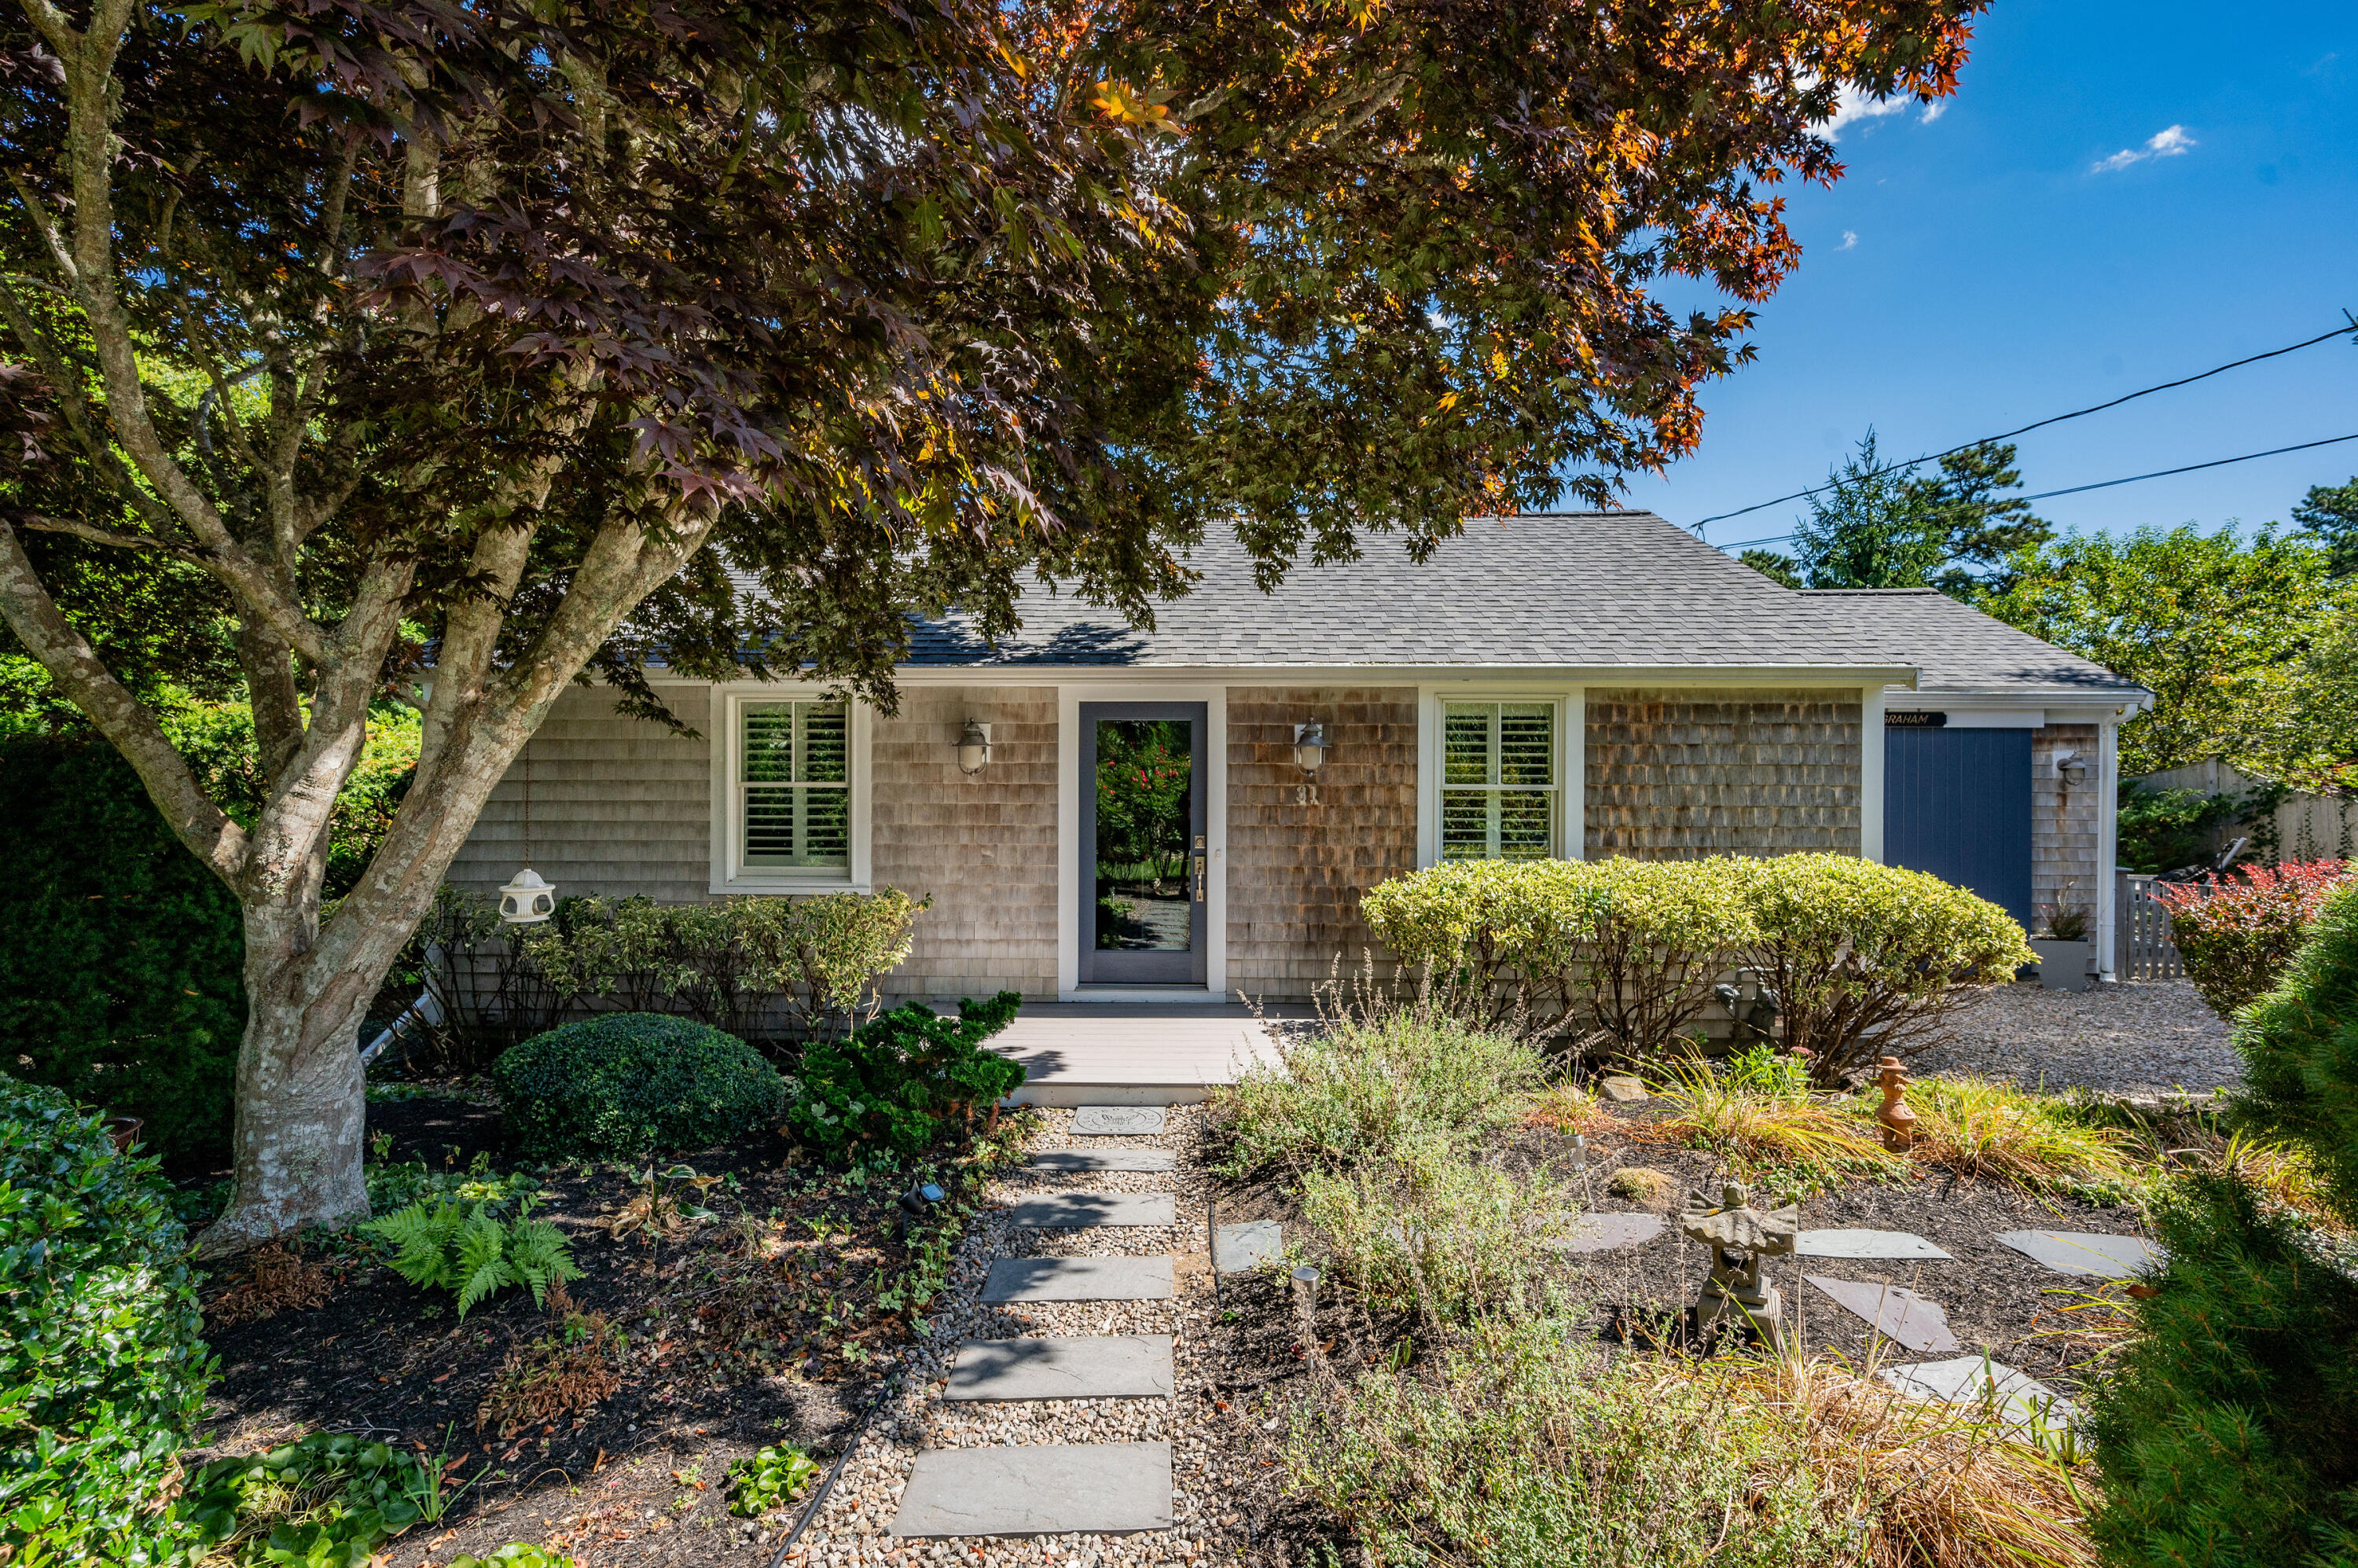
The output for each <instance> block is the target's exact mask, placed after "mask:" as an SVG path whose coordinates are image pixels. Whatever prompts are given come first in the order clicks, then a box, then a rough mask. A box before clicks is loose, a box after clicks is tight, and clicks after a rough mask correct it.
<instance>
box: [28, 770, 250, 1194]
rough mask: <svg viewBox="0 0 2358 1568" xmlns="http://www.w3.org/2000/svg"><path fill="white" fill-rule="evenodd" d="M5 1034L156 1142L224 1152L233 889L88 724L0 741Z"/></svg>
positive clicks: (48, 1076)
mask: <svg viewBox="0 0 2358 1568" xmlns="http://www.w3.org/2000/svg"><path fill="white" fill-rule="evenodd" d="M0 865H5V867H7V869H8V874H7V875H6V876H5V878H0V1039H5V1040H7V1041H9V1042H10V1043H11V1044H10V1054H11V1055H12V1056H14V1055H16V1054H23V1055H24V1056H27V1057H29V1058H30V1064H29V1065H24V1066H23V1067H22V1073H23V1076H25V1077H27V1078H28V1079H30V1080H32V1081H34V1082H36V1083H43V1084H49V1085H51V1086H53V1087H57V1088H59V1089H62V1090H64V1091H65V1093H66V1094H67V1095H69V1096H70V1097H71V1098H73V1099H75V1100H77V1101H80V1102H81V1103H82V1104H85V1105H95V1106H103V1107H104V1108H106V1109H108V1110H110V1111H115V1112H122V1113H128V1114H130V1115H135V1116H140V1117H144V1118H146V1122H147V1126H146V1132H145V1140H146V1145H147V1148H148V1150H149V1151H150V1152H153V1153H157V1154H161V1155H168V1156H178V1155H184V1154H189V1155H205V1156H214V1155H220V1154H224V1153H226V1152H227V1151H228V1149H229V1138H230V1127H231V1122H232V1119H233V1099H234V1095H235V1082H236V1074H237V1049H238V1040H239V1037H240V1035H241V1034H243V1032H244V1029H245V985H244V980H243V970H244V965H245V938H244V935H243V927H242V926H241V925H240V923H239V918H238V909H237V900H236V899H235V898H233V896H231V894H230V892H229V890H228V889H227V888H225V887H223V886H222V884H221V882H220V881H219V880H218V879H216V878H215V877H214V876H213V875H212V873H211V872H210V871H206V870H205V868H204V867H203V866H201V865H200V864H198V862H197V859H196V857H195V856H193V855H191V854H189V852H188V850H187V849H184V848H182V847H181V845H180V842H179V840H178V839H177V838H173V836H172V834H171V833H170V831H169V830H168V828H166V827H165V826H164V820H163V818H162V817H161V816H157V812H156V808H155V806H152V805H151V804H149V802H148V799H147V795H146V791H145V790H144V789H143V788H142V787H141V785H140V783H139V777H138V775H137V774H136V773H133V772H132V771H131V765H130V764H129V763H128V762H124V760H123V759H122V758H121V757H120V756H119V755H117V754H116V752H115V751H114V748H113V747H112V746H109V745H108V744H107V743H106V742H105V741H102V740H99V739H97V738H96V737H94V736H45V735H32V736H16V737H13V738H10V739H8V740H7V741H0ZM11 1070H12V1071H13V1070H16V1065H13V1064H12V1068H11Z"/></svg>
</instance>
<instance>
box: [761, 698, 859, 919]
mask: <svg viewBox="0 0 2358 1568" xmlns="http://www.w3.org/2000/svg"><path fill="white" fill-rule="evenodd" d="M737 713H738V725H739V731H738V743H737V795H738V807H737V809H738V814H739V816H738V832H739V838H738V844H739V847H740V848H739V860H740V864H741V865H742V866H743V867H744V868H745V869H746V870H748V871H755V872H760V871H781V872H789V873H791V872H811V873H816V874H817V875H820V876H824V875H825V874H827V872H829V871H835V872H839V873H841V874H843V875H845V876H847V877H848V876H849V872H850V867H851V717H850V714H849V712H848V711H847V710H846V708H845V706H844V705H843V704H842V703H840V702H747V703H743V704H741V705H740V706H739V708H738V710H737Z"/></svg>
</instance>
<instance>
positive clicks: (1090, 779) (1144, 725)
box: [450, 512, 2150, 1001]
mask: <svg viewBox="0 0 2358 1568" xmlns="http://www.w3.org/2000/svg"><path fill="white" fill-rule="evenodd" d="M1191 564H1192V565H1193V566H1194V568H1195V569H1196V570H1197V571H1198V572H1200V573H1201V581H1200V583H1199V584H1198V586H1197V587H1196V589H1195V591H1194V592H1193V593H1192V594H1190V595H1189V596H1188V597H1186V598H1184V599H1183V600H1178V601H1176V602H1174V603H1172V604H1169V605H1166V606H1162V607H1159V608H1158V610H1157V612H1156V613H1157V624H1156V626H1155V628H1154V630H1153V631H1152V632H1145V631H1140V630H1137V629H1134V628H1132V627H1131V626H1130V625H1129V624H1127V623H1126V622H1124V621H1123V620H1122V619H1121V618H1120V616H1119V615H1116V614H1114V613H1112V612H1110V611H1103V610H1099V609H1096V608H1093V607H1091V606H1088V605H1086V604H1083V603H1080V602H1077V601H1076V600H1070V599H1065V598H1061V597H1058V596H1055V595H1052V594H1045V593H1043V594H1040V595H1038V596H1036V597H1033V598H1029V599H1026V600H1024V601H1023V602H1022V605H1021V606H1020V608H1021V611H1022V622H1023V624H1022V630H1021V631H1020V632H1019V633H1016V634H1014V635H1012V636H1011V637H1009V638H1007V639H1005V640H1003V641H1001V643H998V644H997V645H995V646H994V645H987V644H986V643H983V642H982V641H981V640H980V639H979V637H977V636H976V635H975V633H974V632H973V630H972V628H971V626H970V625H969V624H968V622H964V621H963V620H961V619H960V618H959V617H957V615H951V616H949V617H947V618H946V619H944V620H941V621H938V622H928V623H926V624H924V625H922V626H920V627H918V628H917V629H916V631H915V635H914V643H913V644H912V647H911V650H910V654H909V657H908V660H907V662H906V663H905V664H904V665H902V666H901V668H900V669H899V671H898V674H897V680H898V684H899V688H900V693H901V698H900V705H899V708H898V711H897V712H894V713H892V714H889V715H888V714H884V713H882V712H878V711H874V710H872V709H871V708H868V707H865V706H862V705H860V704H856V703H855V704H850V705H848V706H847V705H845V704H841V703H836V702H831V701H829V700H828V699H827V694H826V693H825V691H824V690H823V689H821V688H819V687H815V686H805V685H801V684H797V683H795V682H792V681H786V682H778V681H756V680H735V681H725V682H717V683H716V682H705V681H687V680H677V681H671V682H665V681H664V680H662V679H661V678H660V672H658V679H657V685H658V687H661V688H662V690H663V694H664V696H665V698H666V700H667V701H668V702H669V703H670V704H671V706H672V708H673V710H674V711H675V712H676V714H677V715H678V716H679V717H680V718H681V719H684V720H685V721H686V722H687V723H688V724H689V725H691V726H693V727H694V729H695V730H696V731H697V733H696V734H695V735H694V736H692V737H684V736H681V735H679V734H676V733H674V732H672V731H670V730H666V729H664V728H662V727H660V726H657V725H654V724H652V723H647V722H644V721H642V720H637V719H628V718H624V717H622V716H620V715H618V714H616V713H615V712H614V711H613V704H612V702H611V699H610V697H609V696H608V694H606V693H604V692H601V691H599V690H596V689H592V688H589V687H579V688H576V689H574V690H572V691H570V692H568V694H567V695H566V696H565V697H563V698H562V699H560V700H559V702H558V703H557V706H556V708H555V709H554V710H553V711H552V712H551V713H550V715H549V716H548V719H547V720H546V723H545V724H544V725H543V726H542V728H541V730H539V732H538V733H537V734H536V735H535V738H534V739H533V741H531V743H530V744H529V745H528V746H527V747H526V749H525V753H524V755H523V756H522V757H521V758H520V759H519V761H518V762H517V764H516V766H515V767H514V769H513V770H511V772H510V773H509V775H508V777H507V779H506V780H505V781H504V782H503V784H501V785H500V786H499V787H498V789H497V790H496V791H495V793H494V794H493V795H492V800H491V803H490V805H489V806H488V808H487V809H486V810H485V811H484V813H483V816H482V818H481V823H480V824H479V826H478V827H476V829H475V832H474V835H473V837H472V838H471V839H470V841H469V842H468V844H467V846H466V848H465V849H464V850H463V851H462V852H461V853H460V857H459V859H458V861H457V862H456V864H455V865H454V867H453V869H452V871H451V873H450V877H451V881H453V882H454V883H456V884H458V885H459V886H460V887H462V888H466V889H469V890H471V891H475V892H483V893H490V892H493V891H494V890H495V889H496V888H497V887H498V886H499V885H500V884H501V883H502V882H503V881H506V880H508V879H509V878H510V877H512V876H513V875H514V873H515V872H516V871H517V870H518V869H519V868H520V867H522V866H523V865H524V864H525V862H526V860H527V844H526V838H525V821H526V815H525V800H526V794H527V791H528V792H529V794H530V805H531V810H530V824H531V832H530V841H529V846H528V859H529V861H530V863H531V864H532V866H533V867H534V868H535V870H536V871H539V872H540V873H541V874H542V875H543V876H544V877H546V878H547V879H548V880H549V881H552V882H554V883H556V884H557V887H558V888H559V890H560V891H561V892H566V893H600V894H604V895H607V896H610V897H623V896H628V895H633V894H643V895H645V896H647V897H650V898H653V899H655V900H658V901H661V902H686V901H692V900H702V899H712V898H721V897H728V896H734V895H744V894H756V895H781V894H795V893H807V892H827V891H834V890H842V889H855V890H865V889H871V888H881V887H886V886H892V887H898V888H901V889H903V890H904V891H907V892H913V893H926V894H930V895H931V896H932V899H933V906H932V908H931V910H930V911H929V912H928V913H927V914H925V915H924V916H923V917H922V919H921V920H920V923H919V925H918V930H917V935H916V946H915V949H914V952H913V953H912V954H911V956H910V957H909V959H908V960H907V962H906V963H905V964H903V966H902V968H900V970H899V971H897V972H896V973H895V974H894V975H893V976H892V979H891V980H890V982H889V985H888V989H889V991H890V993H891V994H893V995H897V996H913V997H925V998H941V997H956V996H958V995H962V994H968V995H970V994H980V993H985V992H988V991H990V990H991V989H995V988H1000V987H1010V988H1013V989H1019V990H1021V991H1022V992H1024V993H1025V994H1026V995H1027V996H1030V997H1033V998H1038V999H1062V1000H1091V999H1097V998H1105V999H1110V1000H1130V1001H1140V1000H1174V1001H1176V1000H1195V1001H1203V1000H1210V999H1222V998H1228V997H1233V996H1235V995H1236V994H1238V993H1239V992H1241V993H1243V994H1244V995H1246V996H1248V997H1250V998H1254V999H1268V1000H1301V999H1303V998H1304V997H1306V996H1307V995H1308V994H1309V993H1310V991H1311V989H1312V988H1313V986H1314V985H1315V984H1317V983H1319V982H1323V981H1324V980H1325V979H1327V978H1328V977H1329V974H1330V972H1331V969H1332V967H1333V965H1334V964H1335V962H1336V957H1337V956H1338V955H1341V956H1342V957H1343V962H1344V964H1345V965H1346V967H1347V968H1348V967H1350V966H1353V965H1356V964H1357V961H1358V958H1359V955H1360V953H1361V950H1362V949H1363V948H1364V947H1365V946H1367V945H1368V933H1367V929H1366V926H1365V925H1364V924H1363V923H1362V922H1361V920H1360V918H1359V913H1358V910H1359V898H1360V895H1361V894H1362V893H1363V892H1365V891H1366V890H1367V889H1368V888H1370V887H1372V886H1374V885H1375V884H1376V883H1378V882H1380V881H1384V880H1385V879H1386V878H1389V877H1394V876H1398V875H1401V873H1403V872H1407V871H1413V870H1415V869H1416V868H1418V867H1420V866H1425V865H1430V864H1432V863H1433V862H1434V861H1436V860H1442V859H1444V858H1459V857H1468V856H1495V855H1504V856H1541V855H1553V856H1564V857H1577V856H1592V857H1593V856H1604V855H1634V856H1641V857H1652V856H1693V855H1705V854H1712V853H1721V852H1732V853H1740V854H1775V853H1779V852H1783V851H1791V850H1804V849H1823V850H1837V851H1844V852H1848V853H1855V854H1860V855H1865V856H1866V857H1868V858H1869V859H1874V860H1892V861H1896V862H1898V863H1900V864H1904V865H1909V866H1916V867H1920V868H1922V869H1924V870H1927V871H1934V872H1937V873H1939V874H1940V875H1942V876H1943V877H1946V878H1948V879H1950V880H1952V881H1958V882H1961V883H1963V884H1965V885H1967V886H1971V887H1973V888H1974V889H1975V890H1976V891H1979V892H1982V893H1984V894H1985V896H1987V897H1989V898H1991V899H1993V900H1995V901H1996V902H1997V903H2003V904H2004V905H2006V907H2007V908H2008V909H2010V910H2011V911H2013V912H2014V914H2016V915H2017V917H2018V918H2021V919H2023V920H2024V921H2026V922H2028V921H2029V920H2031V919H2032V918H2033V917H2034V915H2035V913H2036V909H2037V906H2039V905H2054V904H2063V905H2066V906H2076V907H2081V908H2083V909H2085V910H2087V911H2088V912H2089V913H2090V914H2092V915H2093V919H2094V922H2095V924H2096V925H2097V927H2098V930H2099V946H2098V948H2097V951H2098V952H2099V953H2100V954H2104V955H2107V958H2106V960H2105V961H2106V962H2109V955H2110V954H2111V952H2112V950H2113V947H2112V942H2111V940H2110V933H2111V924H2112V921H2113V919H2114V910H2113V907H2112V895H2113V877H2112V875H2111V867H2112V864H2113V846H2114V838H2113V827H2114V821H2113V805H2114V799H2115V773H2116V763H2115V757H2116V752H2115V744H2114V737H2115V727H2116V726H2117V725H2118V724H2119V723H2120V722H2121V721H2122V720H2123V719H2125V718H2127V717H2129V716H2131V715H2132V714H2134V713H2135V712H2136V711H2137V709H2138V708H2140V707H2141V706H2143V705H2145V704H2146V703H2147V702H2149V701H2150V697H2149V694H2147V692H2145V691H2144V690H2143V689H2141V688H2140V687H2136V685H2134V684H2133V683H2131V682H2129V681H2126V680H2124V679H2122V678H2121V677H2119V676H2115V675H2113V674H2111V673H2110V672H2108V671H2106V670H2104V669H2103V668H2101V667H2099V666H2097V665H2093V664H2091V663H2089V662H2088V661H2086V660H2084V659H2081V658H2078V657H2076V656H2074V655H2072V654H2068V653H2065V652H2063V651H2061V649H2058V648H2055V647H2052V646H2050V645H2049V644H2047V643H2042V642H2040V641H2039V640H2038V639H2036V638H2033V637H2030V636H2028V635H2026V634H2025V633H2021V632H2018V631H2017V630H2015V629H2014V628H2012V627H2009V626H2006V625H2004V624H2002V623H2000V622H1996V621H1994V620H1991V619H1990V618H1988V617H1987V616H1985V615H1982V614H1980V613H1978V612H1977V611H1974V610H1971V609H1969V608H1967V607H1966V606H1964V605H1963V604H1961V603H1959V602H1957V601H1956V600H1952V599H1949V598H1947V597H1945V596H1943V595H1942V594H1939V593H1936V592H1932V591H1931V590H1912V589H1911V590H1895V591H1860V592H1848V591H1834V592H1812V591H1798V590H1794V589H1786V588H1784V587H1781V586H1779V584H1777V583H1775V582H1772V581H1770V580H1769V579H1767V578H1764V577H1762V576H1760V575H1759V574H1758V573H1757V572H1754V571H1752V570H1750V569H1749V568H1746V567H1744V566H1742V565H1741V564H1739V563H1738V562H1736V561H1735V560H1733V559H1731V558H1730V557H1727V556H1725V555H1723V554H1721V553H1720V552H1719V551H1717V550H1714V549H1713V548H1711V547H1710V546H1707V545H1705V544H1704V543H1702V542H1701V541H1700V540H1698V539H1696V538H1695V537H1694V536H1693V535H1691V534H1689V533H1687V532H1685V531H1684V530H1682V529H1681V528H1678V527H1676V526H1674V525H1672V524H1670V523H1668V522H1666V521H1664V520H1663V519H1662V518H1660V517H1658V516H1655V515H1654V514H1651V513H1646V512H1609V513H1578V514H1549V515H1541V516H1523V517H1514V518H1485V519H1477V520H1475V521H1471V522H1469V523H1468V524H1466V531H1465V533H1464V535H1462V536H1460V537H1456V538H1453V539H1450V540H1447V541H1444V543H1443V544H1442V545H1441V546H1440V547H1439V549H1438V551H1437V552H1436V553H1435V555H1434V556H1433V559H1432V560H1431V561H1429V562H1428V563H1426V564H1424V565H1421V566H1420V565H1417V564H1415V563H1412V561H1410V560H1409V559H1408V558H1407V557H1406V556H1405V554H1404V553H1403V552H1402V551H1401V550H1400V549H1398V548H1397V547H1388V546H1387V543H1386V542H1385V541H1383V540H1381V539H1377V540H1375V541H1372V542H1371V543H1370V545H1369V548H1368V556H1367V557H1366V558H1364V559H1361V560H1358V561H1354V562H1350V563H1347V564H1339V565H1332V566H1313V565H1306V564H1305V565H1303V566H1299V567H1297V568H1295V569H1294V570H1293V572H1292V573H1291V574H1290V575H1289V576H1288V577H1287V579H1286V580H1285V582H1284V583H1283V585H1282V587H1280V588H1279V589H1277V590H1276V591H1275V592H1274V593H1271V594H1264V593H1262V592H1261V591H1260V589H1257V588H1256V587H1255V585H1254V582H1253V577H1252V569H1251V564H1250V562H1249V559H1248V557H1246V556H1245V554H1244V552H1243V551H1242V549H1241V548H1240V547H1238V546H1237V545H1236V544H1235V543H1234V542H1233V541H1232V540H1227V539H1217V540H1212V541H1209V542H1207V543H1206V545H1205V546H1203V547H1202V548H1201V549H1200V550H1198V551H1197V552H1195V556H1194V557H1193V558H1192V563H1191ZM1306 763H1314V764H1315V765H1314V767H1312V766H1305V764H1306ZM1093 784H1094V785H1095V787H1093Z"/></svg>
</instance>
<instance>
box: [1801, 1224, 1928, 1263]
mask: <svg viewBox="0 0 2358 1568" xmlns="http://www.w3.org/2000/svg"><path fill="white" fill-rule="evenodd" d="M1793 1250H1794V1253H1795V1255H1796V1256H1798V1257H1802V1258H1943V1259H1945V1258H1947V1257H1949V1254H1948V1253H1946V1252H1943V1251H1942V1250H1941V1249H1939V1248H1938V1247H1935V1246H1934V1245H1932V1243H1931V1242H1929V1241H1927V1240H1925V1239H1924V1238H1922V1237H1920V1236H1918V1235H1915V1234H1913V1233H1912V1232H1909V1231H1905V1230H1805V1231H1803V1232H1801V1245H1800V1246H1799V1247H1796V1248H1795V1249H1793Z"/></svg>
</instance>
